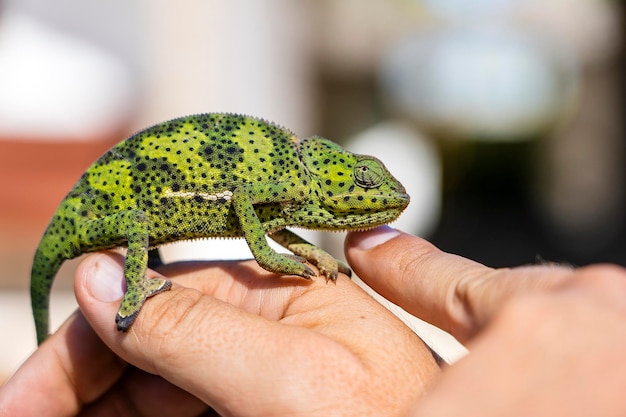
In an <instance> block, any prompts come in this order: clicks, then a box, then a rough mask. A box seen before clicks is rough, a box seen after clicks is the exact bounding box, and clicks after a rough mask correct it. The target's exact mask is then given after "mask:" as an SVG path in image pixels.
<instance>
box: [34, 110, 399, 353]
mask: <svg viewBox="0 0 626 417" xmlns="http://www.w3.org/2000/svg"><path fill="white" fill-rule="evenodd" d="M408 204H409V196H408V195H407V193H406V191H405V188H404V187H403V186H402V184H401V183H400V182H399V181H398V180H396V179H395V178H394V177H393V176H392V175H391V174H390V172H389V171H388V170H387V168H386V167H385V166H384V165H383V163H382V162H380V161H379V160H378V159H377V158H375V157H373V156H367V155H359V154H354V153H351V152H349V151H347V150H345V149H343V148H342V147H340V146H339V145H337V144H335V143H334V142H332V141H330V140H328V139H325V138H322V137H320V136H311V137H308V138H306V139H304V140H300V139H299V138H298V137H297V136H296V135H295V134H294V133H292V132H291V131H290V130H288V129H286V128H284V127H281V126H279V125H277V124H275V123H273V122H268V121H265V120H263V119H260V118H255V117H251V116H245V115H237V114H230V113H206V114H197V115H191V116H185V117H180V118H176V119H172V120H169V121H166V122H163V123H160V124H156V125H154V126H152V127H149V128H146V129H144V130H142V131H139V132H138V133H136V134H134V135H132V136H130V137H129V138H127V139H126V140H124V141H122V142H120V143H119V144H117V145H115V146H113V147H112V148H111V149H109V150H108V151H107V152H105V153H104V154H103V155H102V156H101V157H100V158H99V159H98V160H96V162H94V163H93V165H91V166H90V167H89V168H88V169H87V170H86V171H85V173H84V174H83V175H82V176H81V177H80V179H79V180H78V182H77V183H76V184H75V185H74V187H73V188H72V189H71V190H70V191H69V193H68V194H67V196H66V197H65V198H64V199H63V200H62V201H61V203H60V205H59V207H58V208H57V210H56V212H55V213H54V215H53V217H52V219H51V220H50V223H49V225H48V227H47V228H46V230H45V232H44V234H43V237H42V239H41V241H40V243H39V246H38V248H37V250H36V252H35V256H34V260H33V266H32V273H31V288H30V291H31V304H32V310H33V316H34V319H35V327H36V331H37V342H38V344H41V343H42V342H43V341H44V340H45V339H46V338H47V337H48V313H49V312H48V310H49V299H50V290H51V287H52V283H53V281H54V277H55V275H56V273H57V271H58V270H59V268H60V267H61V265H62V264H63V262H65V261H66V260H68V259H72V258H75V257H77V256H79V255H81V254H83V253H87V252H95V251H102V250H107V249H113V248H117V247H126V248H127V252H126V257H125V262H124V275H125V280H126V291H125V293H124V296H123V298H122V301H121V305H120V308H119V311H118V312H117V315H116V318H115V321H116V325H117V329H118V330H120V331H127V330H128V329H129V328H130V326H131V325H132V323H133V322H134V320H135V318H136V317H137V314H138V313H139V310H140V309H141V307H142V305H143V304H144V302H145V301H146V299H147V298H149V297H151V296H153V295H155V294H158V293H160V292H163V291H167V290H169V289H170V287H171V285H172V284H171V281H169V280H168V279H166V278H153V279H148V278H147V277H146V271H147V268H148V266H149V264H150V266H151V265H152V263H154V265H156V264H158V263H159V262H160V258H159V256H158V252H157V251H158V247H159V246H160V245H163V244H166V243H170V242H175V241H181V240H193V239H198V238H241V237H243V238H244V239H245V240H246V242H247V244H248V246H249V247H250V250H251V252H252V255H253V257H254V259H255V260H256V262H257V263H258V264H259V265H260V266H261V267H262V268H264V269H265V270H267V271H270V272H273V273H276V274H280V275H295V276H300V277H303V278H307V279H311V278H312V277H314V276H316V274H315V273H314V272H313V269H311V268H310V267H309V266H308V265H307V262H309V263H311V264H313V265H316V266H317V268H318V271H319V273H320V274H321V275H323V276H324V277H326V281H327V282H328V281H329V280H332V281H335V280H336V279H337V275H338V273H339V272H342V273H345V274H346V275H348V276H350V274H351V271H350V268H349V267H348V266H347V265H346V264H345V263H343V262H341V261H339V260H337V259H335V258H334V257H333V256H332V255H330V254H329V253H327V252H325V251H324V250H322V249H321V248H319V247H317V246H315V245H313V244H311V243H309V242H307V241H306V240H304V239H303V238H301V237H299V236H298V235H297V234H295V233H294V232H292V231H291V230H290V229H287V227H296V228H304V229H318V230H329V231H340V230H343V231H345V230H365V229H368V228H372V227H375V226H378V225H382V224H386V223H389V222H391V221H393V220H395V219H396V218H397V217H398V216H399V215H400V214H401V213H402V211H403V210H404V209H405V208H406V207H407V205H408ZM266 236H268V237H270V238H271V239H273V240H274V241H276V242H277V243H279V244H280V245H281V246H283V247H285V248H286V249H287V250H289V251H290V252H291V254H282V253H278V252H276V251H275V250H274V249H272V248H271V247H270V246H269V245H268V242H267V239H266ZM149 261H150V262H149Z"/></svg>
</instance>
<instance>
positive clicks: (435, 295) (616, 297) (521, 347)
mask: <svg viewBox="0 0 626 417" xmlns="http://www.w3.org/2000/svg"><path fill="white" fill-rule="evenodd" d="M346 255H347V257H348V261H349V263H350V265H351V266H352V267H353V269H354V271H355V272H356V273H357V275H358V276H359V277H360V278H361V279H362V280H363V281H365V282H366V283H368V284H369V285H370V286H371V287H372V288H373V289H375V290H376V291H378V292H379V293H381V294H382V295H384V296H385V297H386V298H388V299H389V300H391V301H393V302H394V303H396V304H398V305H400V306H402V307H404V308H405V309H406V310H408V311H409V312H411V313H413V314H415V315H416V316H418V317H421V318H423V319H425V320H427V321H429V322H431V323H433V324H435V325H436V326H438V327H441V328H443V329H445V330H447V331H449V332H450V333H452V334H453V335H454V336H456V337H457V338H458V339H460V340H462V341H464V342H465V343H466V344H467V346H468V347H469V349H470V352H471V353H470V354H469V355H468V356H467V357H465V358H464V359H462V360H461V361H459V362H458V363H456V364H454V365H452V366H450V367H449V368H447V369H446V370H445V371H444V372H443V374H442V376H441V378H440V380H439V381H438V382H437V383H435V384H433V386H432V388H431V390H430V392H429V393H428V394H427V395H426V396H424V397H422V398H420V399H419V401H418V402H416V403H415V404H414V409H413V411H412V413H411V415H419V416H428V417H432V416H461V415H462V416H464V417H465V416H481V417H489V416H504V415H506V416H512V417H515V416H529V415H532V416H551V417H559V416H568V417H571V416H590V415H593V416H624V415H626V402H625V401H624V399H623V392H624V388H626V361H624V360H622V357H623V356H624V352H625V351H626V272H625V271H624V269H622V268H619V267H615V266H606V265H605V266H592V267H586V268H581V269H577V270H575V269H572V268H568V267H562V266H556V265H544V266H529V267H521V268H513V269H491V268H487V267H485V266H483V265H481V264H478V263H476V262H473V261H470V260H468V259H465V258H462V257H459V256H455V255H451V254H447V253H444V252H441V251H440V250H438V249H437V248H435V247H434V246H433V245H431V244H430V243H428V242H426V241H424V240H422V239H419V238H417V237H414V236H410V235H406V234H401V233H399V232H397V231H394V230H392V229H386V228H381V229H376V230H373V231H371V232H366V233H353V234H349V235H348V238H347V240H346Z"/></svg>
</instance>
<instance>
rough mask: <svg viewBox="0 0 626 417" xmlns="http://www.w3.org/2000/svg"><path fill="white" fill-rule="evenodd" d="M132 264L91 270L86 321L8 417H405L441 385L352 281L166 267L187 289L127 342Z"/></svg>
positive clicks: (45, 363) (78, 288)
mask: <svg viewBox="0 0 626 417" xmlns="http://www.w3.org/2000/svg"><path fill="white" fill-rule="evenodd" d="M122 262H123V258H122V257H120V256H119V255H115V254H112V253H108V254H94V255H91V256H89V257H87V258H86V259H85V260H84V261H83V263H82V264H81V265H80V267H79V268H78V270H77V272H76V279H75V292H76V297H77V300H78V303H79V306H80V311H78V312H76V313H75V314H74V315H73V316H72V317H71V318H70V319H69V320H68V321H67V322H66V323H65V324H64V325H63V326H62V327H61V329H60V330H59V331H57V332H56V333H55V334H53V335H51V336H50V337H49V338H48V339H47V340H46V342H45V343H44V344H43V345H42V346H41V347H40V348H39V349H38V350H37V351H36V352H35V353H34V354H33V355H32V356H31V357H30V358H29V359H28V360H27V361H26V362H25V363H24V365H23V366H22V367H21V368H20V369H19V370H18V371H17V373H16V374H15V375H14V376H13V377H12V378H11V379H10V380H9V381H8V382H7V383H6V384H5V386H3V387H2V388H0V416H5V415H6V416H9V415H10V416H31V415H37V416H70V415H81V416H100V415H116V416H126V415H133V416H136V415H139V416H141V415H146V416H169V415H175V416H197V415H214V414H213V412H212V411H211V410H210V408H209V406H211V407H213V408H214V409H215V410H216V411H217V412H219V413H220V414H221V415H236V416H247V415H254V416H259V415H303V416H305V415H311V416H312V415H323V416H328V415H399V414H402V413H403V412H404V411H406V410H407V409H408V407H409V406H410V404H412V403H413V402H414V401H415V400H416V398H418V397H419V396H420V395H421V394H422V393H423V392H424V390H425V387H426V385H427V384H428V382H429V381H430V380H432V379H433V376H434V375H436V374H438V373H439V368H438V366H437V365H436V364H435V362H434V360H433V357H432V355H431V353H430V351H429V350H428V349H427V348H426V346H425V345H424V344H423V343H422V342H421V340H420V339H419V338H418V337H417V336H415V334H413V333H412V332H411V331H410V330H409V329H408V328H407V327H405V326H404V325H403V324H402V323H401V322H400V321H399V320H398V319H397V318H395V316H393V315H392V314H390V313H389V312H388V311H387V310H385V309H384V308H382V307H381V306H380V305H379V304H378V303H376V302H375V301H374V300H372V299H371V298H370V297H369V296H367V295H366V294H365V293H364V292H363V291H362V290H361V289H359V288H358V287H357V286H356V285H355V284H354V283H352V282H351V281H350V280H348V279H347V278H346V277H345V276H340V277H339V279H338V281H337V283H336V285H333V284H326V283H325V281H324V280H323V279H317V280H313V281H303V280H301V279H298V278H289V277H278V276H276V275H273V274H270V273H267V272H266V271H264V270H262V269H260V268H259V267H258V266H257V265H256V263H255V262H254V261H248V262H212V263H211V262H209V263H206V262H205V263H183V264H177V265H165V266H164V267H162V268H160V272H161V273H163V274H164V275H166V276H167V277H168V278H170V279H171V280H172V281H173V283H174V287H173V288H172V290H171V291H168V292H165V293H162V294H159V295H158V296H155V297H153V298H151V299H149V300H148V301H147V302H146V304H145V306H144V307H143V309H142V311H141V313H140V314H139V316H138V318H137V320H136V322H135V323H134V324H133V326H132V327H131V329H130V331H129V332H128V333H126V334H124V333H120V332H118V331H117V330H116V329H115V321H114V318H115V314H116V311H117V309H118V307H119V300H120V298H121V296H122V281H123V278H122V276H123V271H122ZM150 274H151V275H150V276H156V273H154V272H152V271H151V272H150Z"/></svg>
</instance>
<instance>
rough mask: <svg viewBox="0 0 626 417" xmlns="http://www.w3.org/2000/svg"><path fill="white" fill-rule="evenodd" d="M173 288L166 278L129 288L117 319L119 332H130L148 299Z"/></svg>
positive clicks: (155, 279)
mask: <svg viewBox="0 0 626 417" xmlns="http://www.w3.org/2000/svg"><path fill="white" fill-rule="evenodd" d="M170 288H172V283H171V281H169V280H167V279H164V278H154V279H149V280H147V281H146V282H145V285H143V286H141V287H139V288H137V287H128V289H127V290H126V294H124V298H123V299H122V305H121V306H120V309H119V310H118V312H117V315H116V317H115V323H117V330H121V331H123V332H126V331H128V329H129V328H130V326H131V325H132V324H133V322H134V321H135V319H136V318H137V314H139V310H141V307H142V306H143V304H144V303H145V302H146V299H148V298H149V297H152V296H153V295H156V294H158V293H161V292H163V291H167V290H169V289H170Z"/></svg>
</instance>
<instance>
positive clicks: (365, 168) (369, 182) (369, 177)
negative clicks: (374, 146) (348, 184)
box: [352, 159, 385, 188]
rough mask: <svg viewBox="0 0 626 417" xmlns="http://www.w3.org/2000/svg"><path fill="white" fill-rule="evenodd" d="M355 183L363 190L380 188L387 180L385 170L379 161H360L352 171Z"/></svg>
mask: <svg viewBox="0 0 626 417" xmlns="http://www.w3.org/2000/svg"><path fill="white" fill-rule="evenodd" d="M352 176H353V178H354V182H355V183H356V184H357V185H358V186H360V187H363V188H376V187H379V186H380V185H381V184H382V183H383V181H384V180H385V170H384V169H383V167H382V166H380V163H378V161H375V160H374V159H364V160H362V161H359V162H358V163H357V164H356V165H355V167H354V170H353V171H352Z"/></svg>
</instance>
